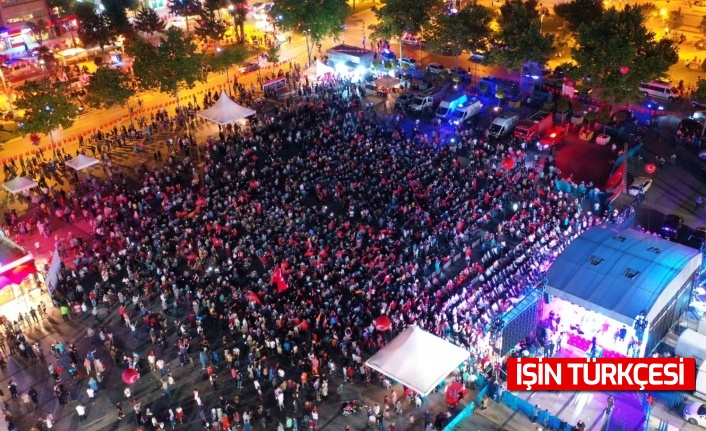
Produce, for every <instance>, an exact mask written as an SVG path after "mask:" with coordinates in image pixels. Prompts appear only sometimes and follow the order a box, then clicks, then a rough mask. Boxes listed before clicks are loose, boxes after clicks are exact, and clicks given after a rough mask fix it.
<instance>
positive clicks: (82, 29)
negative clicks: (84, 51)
mask: <svg viewBox="0 0 706 431" xmlns="http://www.w3.org/2000/svg"><path fill="white" fill-rule="evenodd" d="M76 16H77V17H78V21H79V26H78V31H77V33H78V37H79V38H80V39H81V41H82V42H83V44H84V45H85V46H99V47H100V48H101V50H104V49H105V46H106V45H109V44H111V43H112V42H113V40H114V39H115V36H117V34H116V33H115V27H113V26H112V25H111V22H110V18H108V15H106V14H105V12H104V13H100V14H99V13H97V12H96V9H95V7H94V5H93V3H79V4H77V5H76Z"/></svg>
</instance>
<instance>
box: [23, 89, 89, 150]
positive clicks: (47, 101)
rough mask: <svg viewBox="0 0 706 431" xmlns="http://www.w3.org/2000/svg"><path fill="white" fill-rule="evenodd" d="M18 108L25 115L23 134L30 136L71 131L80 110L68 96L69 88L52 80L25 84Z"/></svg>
mask: <svg viewBox="0 0 706 431" xmlns="http://www.w3.org/2000/svg"><path fill="white" fill-rule="evenodd" d="M16 92H17V93H16V94H17V99H16V101H15V107H16V108H17V109H18V110H20V111H23V112H24V116H23V117H22V125H21V128H20V130H22V132H23V133H24V134H25V135H27V134H31V133H43V134H46V135H49V137H50V139H51V140H52V143H53V142H54V137H53V135H52V132H54V130H56V129H58V128H60V127H63V128H64V129H68V128H69V127H71V126H72V125H73V124H74V121H75V120H76V117H77V116H78V106H77V105H76V104H74V103H72V102H71V101H70V100H69V98H68V97H67V95H66V85H65V84H63V83H60V82H57V83H51V82H50V80H48V79H42V80H37V81H25V82H24V84H22V86H20V87H19V88H17V89H16Z"/></svg>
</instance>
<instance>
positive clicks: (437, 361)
mask: <svg viewBox="0 0 706 431" xmlns="http://www.w3.org/2000/svg"><path fill="white" fill-rule="evenodd" d="M469 357H470V353H469V352H468V350H466V349H463V348H461V347H458V346H456V345H454V344H451V343H449V342H448V341H446V340H444V339H442V338H439V337H437V336H436V335H433V334H430V333H429V332H426V331H424V330H423V329H421V328H419V327H418V326H416V325H411V326H408V327H407V329H405V330H404V331H402V332H401V333H400V334H399V335H398V336H397V337H395V339H394V340H392V341H391V342H390V343H389V344H388V345H387V346H385V347H383V348H382V349H381V350H380V351H379V352H377V353H376V354H375V355H373V357H372V358H370V359H368V361H367V362H366V363H365V365H367V366H368V367H370V368H372V369H374V370H376V371H379V372H381V373H382V374H384V375H386V376H388V377H389V378H391V379H393V380H396V381H397V382H399V383H401V384H403V385H405V386H407V387H409V388H411V389H413V390H414V391H416V392H419V393H420V394H421V395H422V396H425V395H428V394H429V393H430V392H431V391H433V390H434V389H435V388H436V387H437V386H438V385H439V383H441V381H442V380H444V379H445V378H446V377H447V376H448V375H449V373H451V372H452V371H453V370H454V369H456V368H457V367H458V366H459V365H460V364H461V363H462V362H463V361H465V360H466V359H468V358H469Z"/></svg>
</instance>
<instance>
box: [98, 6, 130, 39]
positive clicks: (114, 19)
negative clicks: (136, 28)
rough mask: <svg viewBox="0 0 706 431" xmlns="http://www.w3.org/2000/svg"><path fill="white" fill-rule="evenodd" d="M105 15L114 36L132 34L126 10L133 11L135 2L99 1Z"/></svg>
mask: <svg viewBox="0 0 706 431" xmlns="http://www.w3.org/2000/svg"><path fill="white" fill-rule="evenodd" d="M101 4H102V5H103V8H104V11H103V14H105V15H106V16H107V17H108V20H109V21H110V24H111V26H112V28H113V31H114V32H115V34H116V35H127V34H130V33H132V30H133V29H132V26H131V25H130V21H129V20H128V18H127V10H128V9H133V8H134V7H135V5H136V4H137V2H136V0H101Z"/></svg>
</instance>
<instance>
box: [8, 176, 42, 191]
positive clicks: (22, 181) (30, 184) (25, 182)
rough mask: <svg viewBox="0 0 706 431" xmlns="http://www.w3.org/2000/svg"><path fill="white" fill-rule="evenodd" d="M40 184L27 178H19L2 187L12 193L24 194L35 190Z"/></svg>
mask: <svg viewBox="0 0 706 431" xmlns="http://www.w3.org/2000/svg"><path fill="white" fill-rule="evenodd" d="M38 185H39V184H38V183H37V182H36V181H34V180H32V179H30V178H27V177H17V178H15V179H13V180H10V181H8V182H6V183H5V184H3V185H2V186H3V187H4V188H5V190H7V191H8V192H10V193H14V194H17V193H22V192H23V191H25V190H29V189H33V188H35V187H37V186H38Z"/></svg>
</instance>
